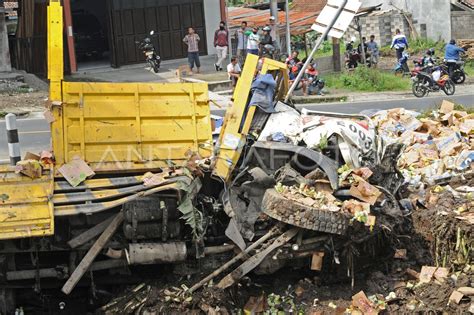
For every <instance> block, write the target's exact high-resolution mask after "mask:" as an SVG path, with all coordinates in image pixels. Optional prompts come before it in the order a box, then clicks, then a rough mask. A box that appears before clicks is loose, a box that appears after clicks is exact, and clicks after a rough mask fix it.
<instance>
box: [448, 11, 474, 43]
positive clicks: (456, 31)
mask: <svg viewBox="0 0 474 315" xmlns="http://www.w3.org/2000/svg"><path fill="white" fill-rule="evenodd" d="M451 34H452V38H454V39H474V12H465V11H453V12H451Z"/></svg>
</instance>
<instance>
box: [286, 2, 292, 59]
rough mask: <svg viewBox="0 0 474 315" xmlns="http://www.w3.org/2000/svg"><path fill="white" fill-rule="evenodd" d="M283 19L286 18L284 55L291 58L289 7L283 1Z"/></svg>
mask: <svg viewBox="0 0 474 315" xmlns="http://www.w3.org/2000/svg"><path fill="white" fill-rule="evenodd" d="M285 17H286V53H287V54H288V57H290V56H291V32H290V5H289V4H288V0H285Z"/></svg>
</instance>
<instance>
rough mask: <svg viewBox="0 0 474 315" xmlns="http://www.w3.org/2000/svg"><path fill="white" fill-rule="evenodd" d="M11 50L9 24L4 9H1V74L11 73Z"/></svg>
mask: <svg viewBox="0 0 474 315" xmlns="http://www.w3.org/2000/svg"><path fill="white" fill-rule="evenodd" d="M11 70H12V68H11V63H10V49H9V47H8V34H7V24H6V21H5V13H4V8H3V7H2V8H0V72H10V71H11Z"/></svg>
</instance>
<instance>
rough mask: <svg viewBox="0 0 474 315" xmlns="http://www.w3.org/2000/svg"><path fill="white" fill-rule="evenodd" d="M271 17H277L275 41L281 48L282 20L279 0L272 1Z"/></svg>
mask: <svg viewBox="0 0 474 315" xmlns="http://www.w3.org/2000/svg"><path fill="white" fill-rule="evenodd" d="M270 15H271V16H274V17H275V25H276V30H275V38H273V40H274V41H276V42H277V43H278V47H280V46H281V45H280V33H279V26H280V20H279V19H278V0H270Z"/></svg>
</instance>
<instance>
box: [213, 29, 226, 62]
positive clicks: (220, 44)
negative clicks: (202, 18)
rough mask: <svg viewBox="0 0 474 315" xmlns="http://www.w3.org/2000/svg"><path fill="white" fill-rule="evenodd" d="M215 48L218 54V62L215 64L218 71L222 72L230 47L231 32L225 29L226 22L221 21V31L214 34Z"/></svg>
mask: <svg viewBox="0 0 474 315" xmlns="http://www.w3.org/2000/svg"><path fill="white" fill-rule="evenodd" d="M214 47H216V52H217V62H216V63H215V64H214V66H215V67H216V71H222V63H223V62H224V60H225V59H226V57H227V49H228V47H229V32H228V31H227V29H226V28H225V22H224V21H221V23H220V24H219V29H218V30H216V32H215V33H214Z"/></svg>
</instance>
